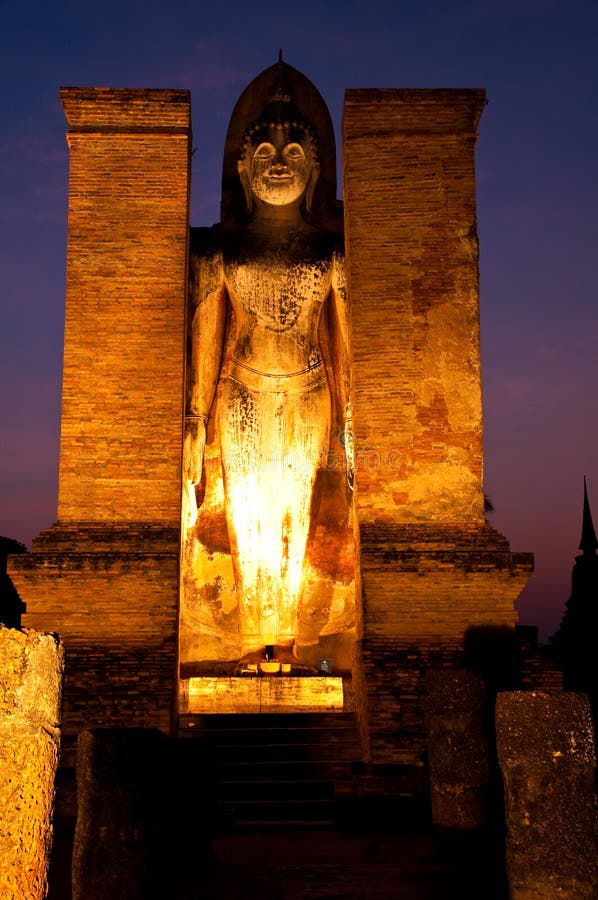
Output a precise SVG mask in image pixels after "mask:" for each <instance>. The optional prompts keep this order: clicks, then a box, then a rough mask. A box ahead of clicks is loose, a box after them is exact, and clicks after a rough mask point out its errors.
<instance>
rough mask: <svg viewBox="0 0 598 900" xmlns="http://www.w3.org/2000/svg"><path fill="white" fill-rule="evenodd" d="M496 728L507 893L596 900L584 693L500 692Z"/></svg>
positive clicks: (597, 861)
mask: <svg viewBox="0 0 598 900" xmlns="http://www.w3.org/2000/svg"><path fill="white" fill-rule="evenodd" d="M496 729H497V748H498V759H499V764H500V768H501V772H502V777H503V783H504V793H505V808H506V825H507V832H506V861H507V874H508V879H509V889H510V897H511V898H512V900H556V898H558V900H595V898H596V897H598V805H597V800H596V751H595V742H594V734H593V727H592V717H591V711H590V705H589V702H588V700H587V698H586V697H585V696H584V695H582V694H576V693H566V692H556V693H544V692H539V691H530V692H529V693H524V692H517V691H506V692H504V693H500V694H499V695H498V697H497V703H496Z"/></svg>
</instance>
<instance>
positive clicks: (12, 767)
mask: <svg viewBox="0 0 598 900" xmlns="http://www.w3.org/2000/svg"><path fill="white" fill-rule="evenodd" d="M63 668H64V652H63V648H62V645H61V643H60V641H59V640H58V639H57V637H56V635H53V634H38V633H36V632H35V631H32V630H30V629H24V630H23V631H18V630H16V629H9V628H5V627H4V626H3V625H0V896H2V897H3V898H4V897H6V898H7V900H8V898H19V900H20V898H28V900H29V898H31V900H35V898H42V897H45V896H46V893H47V873H48V865H49V860H50V850H51V846H52V812H53V808H54V778H55V775H56V770H57V767H58V755H59V747H60V703H61V694H62V675H63Z"/></svg>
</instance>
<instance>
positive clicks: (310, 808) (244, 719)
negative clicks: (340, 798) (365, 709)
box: [179, 713, 361, 828]
mask: <svg viewBox="0 0 598 900" xmlns="http://www.w3.org/2000/svg"><path fill="white" fill-rule="evenodd" d="M179 735H180V736H182V737H185V738H187V739H193V738H195V739H197V740H198V743H199V744H201V746H202V747H203V751H202V752H203V753H204V755H206V756H207V758H209V759H210V760H211V763H210V765H211V767H212V770H213V772H214V775H215V778H214V792H215V800H216V808H217V816H218V819H219V821H220V823H221V825H223V826H224V827H225V828H240V827H252V826H257V824H258V823H259V824H261V825H262V826H263V827H274V826H275V825H278V826H281V825H282V824H284V825H285V826H287V827H289V826H295V827H309V826H310V824H311V825H313V826H316V825H317V827H325V826H326V825H333V824H334V823H335V822H336V817H337V805H336V794H337V784H340V783H341V782H342V781H344V780H346V779H347V778H350V777H351V771H352V767H353V766H359V764H360V761H361V747H360V742H359V732H358V728H357V721H356V718H355V715H354V714H353V713H321V714H320V713H316V714H313V713H296V714H284V713H265V714H257V715H255V714H251V713H250V714H203V715H197V714H196V715H186V716H181V718H180V722H179Z"/></svg>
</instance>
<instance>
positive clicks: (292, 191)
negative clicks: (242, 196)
mask: <svg viewBox="0 0 598 900" xmlns="http://www.w3.org/2000/svg"><path fill="white" fill-rule="evenodd" d="M245 165H246V170H247V176H248V179H249V187H250V190H251V193H252V194H253V196H254V197H255V198H257V199H258V200H261V201H262V202H263V203H267V204H268V205H270V206H287V205H289V204H292V203H297V202H298V201H300V200H301V199H302V197H303V195H304V194H305V191H306V189H307V186H308V184H309V182H310V177H311V175H312V169H313V167H314V164H313V158H312V149H311V143H310V141H309V138H308V137H307V136H305V137H302V138H301V140H300V142H299V141H298V140H297V139H296V136H295V138H293V137H292V136H291V135H290V134H289V129H288V128H287V127H286V126H282V125H276V126H272V127H271V128H269V129H268V134H267V140H265V141H262V142H261V143H259V144H257V146H256V145H253V146H250V147H249V149H248V152H247V156H246V163H245Z"/></svg>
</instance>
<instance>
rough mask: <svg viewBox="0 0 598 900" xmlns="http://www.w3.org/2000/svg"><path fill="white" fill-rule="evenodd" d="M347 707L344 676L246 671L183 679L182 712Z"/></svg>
mask: <svg viewBox="0 0 598 900" xmlns="http://www.w3.org/2000/svg"><path fill="white" fill-rule="evenodd" d="M343 708H344V696H343V680H342V678H336V677H334V676H322V677H314V678H302V677H299V678H295V677H293V676H290V677H285V676H272V675H271V676H268V675H266V676H263V677H255V676H252V675H243V676H240V677H239V678H225V677H219V678H209V677H202V678H190V679H188V682H187V681H183V682H182V698H181V707H180V711H181V713H231V712H232V713H235V712H236V713H253V712H255V713H259V712H272V713H274V712H280V713H287V712H290V713H292V712H318V711H319V712H330V711H331V710H339V711H341V712H342V710H343Z"/></svg>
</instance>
